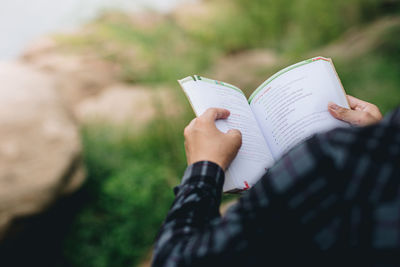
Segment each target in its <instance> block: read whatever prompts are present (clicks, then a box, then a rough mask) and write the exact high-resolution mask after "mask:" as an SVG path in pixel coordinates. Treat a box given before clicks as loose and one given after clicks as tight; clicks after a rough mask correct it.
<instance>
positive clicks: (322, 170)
mask: <svg viewBox="0 0 400 267" xmlns="http://www.w3.org/2000/svg"><path fill="white" fill-rule="evenodd" d="M223 182H224V173H223V171H222V170H221V168H220V167H219V166H218V165H216V164H214V163H212V162H198V163H195V164H194V165H192V166H189V167H188V169H187V170H186V172H185V175H184V178H183V180H182V183H181V185H180V186H178V187H177V188H175V194H176V199H175V201H174V203H173V205H172V208H171V210H170V212H169V213H168V216H167V218H166V220H165V222H164V224H163V226H162V228H161V230H160V232H159V235H158V239H157V242H156V245H155V249H154V258H153V265H154V266H310V265H311V266H363V267H364V266H400V109H397V110H395V111H394V112H393V113H391V114H390V115H388V116H386V117H385V118H384V120H382V121H381V122H380V123H379V124H377V125H373V126H369V127H362V128H358V127H352V128H343V129H336V130H333V131H330V132H328V133H325V134H320V135H316V136H313V137H312V138H310V139H309V140H307V141H306V142H304V143H303V144H301V145H298V146H297V147H296V148H294V149H293V150H291V151H290V152H289V153H288V154H286V155H285V156H284V157H282V159H281V160H279V161H278V162H277V163H276V164H275V165H274V166H273V167H272V168H271V169H270V170H269V171H268V173H266V174H265V175H264V176H263V177H262V178H261V179H260V181H259V182H258V183H257V184H256V185H255V186H254V187H253V188H251V189H250V190H248V191H247V192H246V193H244V194H243V196H242V197H241V198H240V200H239V202H238V203H237V204H236V205H234V206H233V207H232V208H231V209H230V210H228V212H227V213H226V215H225V216H223V217H221V215H220V214H219V205H220V202H221V191H222V185H223Z"/></svg>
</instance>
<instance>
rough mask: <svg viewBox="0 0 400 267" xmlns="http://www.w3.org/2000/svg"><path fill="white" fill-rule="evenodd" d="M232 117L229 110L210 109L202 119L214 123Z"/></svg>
mask: <svg viewBox="0 0 400 267" xmlns="http://www.w3.org/2000/svg"><path fill="white" fill-rule="evenodd" d="M229 115H230V112H229V110H227V109H223V108H209V109H207V110H206V111H205V112H204V113H203V115H201V116H200V117H202V118H204V119H205V120H206V121H210V122H214V121H215V120H220V119H226V118H228V117H229Z"/></svg>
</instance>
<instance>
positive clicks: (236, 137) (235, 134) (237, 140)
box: [226, 129, 242, 148]
mask: <svg viewBox="0 0 400 267" xmlns="http://www.w3.org/2000/svg"><path fill="white" fill-rule="evenodd" d="M226 135H227V136H229V137H230V138H231V140H232V143H233V145H234V146H235V147H237V148H240V146H241V145H242V133H241V132H240V131H239V130H236V129H231V130H229V131H228V132H227V133H226Z"/></svg>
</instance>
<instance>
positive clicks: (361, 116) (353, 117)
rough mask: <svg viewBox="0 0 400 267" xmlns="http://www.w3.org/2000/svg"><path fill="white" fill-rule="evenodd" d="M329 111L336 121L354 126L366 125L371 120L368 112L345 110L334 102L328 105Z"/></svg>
mask: <svg viewBox="0 0 400 267" xmlns="http://www.w3.org/2000/svg"><path fill="white" fill-rule="evenodd" d="M328 110H329V113H331V115H332V116H333V117H335V118H336V119H339V120H342V121H345V122H348V123H351V124H353V125H360V126H361V125H365V124H367V123H368V122H369V120H370V118H369V117H368V115H369V114H368V113H367V112H364V111H360V110H352V109H348V108H343V107H340V106H338V105H336V104H335V103H332V102H330V103H329V104H328Z"/></svg>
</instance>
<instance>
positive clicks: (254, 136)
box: [180, 76, 274, 192]
mask: <svg viewBox="0 0 400 267" xmlns="http://www.w3.org/2000/svg"><path fill="white" fill-rule="evenodd" d="M180 84H181V86H182V88H183V90H184V92H185V93H186V95H187V97H188V98H189V101H190V102H191V105H192V107H193V109H194V111H195V113H196V115H197V116H200V115H201V114H203V113H204V111H206V110H207V109H208V108H212V107H216V108H225V109H227V110H229V111H230V112H231V115H230V116H229V118H228V119H226V120H218V121H216V126H217V128H218V129H219V130H220V131H222V132H227V131H228V130H229V129H238V130H239V131H240V132H241V133H242V146H241V148H240V150H239V152H238V154H237V156H236V158H235V159H234V160H233V162H232V163H231V165H230V166H229V168H228V170H227V171H226V178H225V184H224V192H226V191H230V190H237V189H239V190H241V189H247V188H249V187H251V186H252V185H253V184H255V183H256V182H257V180H258V179H259V178H260V177H261V176H262V174H263V173H264V172H265V171H266V169H267V168H268V167H270V166H271V165H272V164H273V162H274V160H273V157H272V154H271V153H270V151H269V149H268V146H267V144H266V142H265V140H264V137H263V135H262V133H261V130H260V129H259V127H258V124H257V121H256V119H255V117H254V115H253V114H252V111H251V109H250V106H249V104H248V102H247V99H246V97H245V95H244V94H243V92H242V91H241V90H240V89H238V88H236V87H234V86H232V85H229V84H226V83H222V82H218V81H214V80H210V79H207V78H203V77H199V76H194V77H193V78H192V77H188V78H185V79H183V80H181V81H180Z"/></svg>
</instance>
